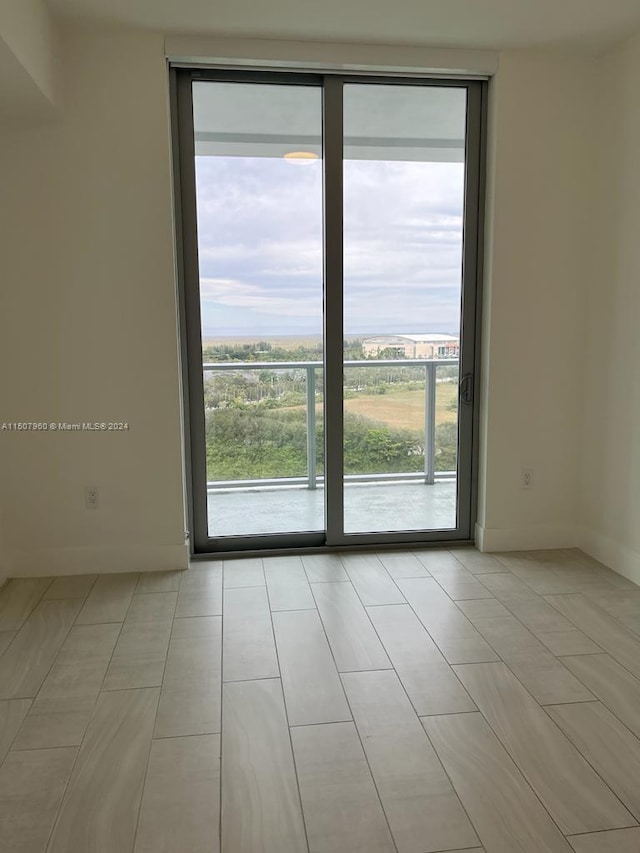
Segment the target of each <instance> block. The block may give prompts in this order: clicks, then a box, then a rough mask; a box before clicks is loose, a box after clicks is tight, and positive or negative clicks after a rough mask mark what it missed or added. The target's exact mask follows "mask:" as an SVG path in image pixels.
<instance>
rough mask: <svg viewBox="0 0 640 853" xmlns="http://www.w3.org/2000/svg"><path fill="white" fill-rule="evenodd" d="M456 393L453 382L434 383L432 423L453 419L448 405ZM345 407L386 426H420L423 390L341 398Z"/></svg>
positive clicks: (452, 412) (422, 424) (418, 428)
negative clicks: (434, 417)
mask: <svg viewBox="0 0 640 853" xmlns="http://www.w3.org/2000/svg"><path fill="white" fill-rule="evenodd" d="M457 393H458V385H457V383H456V382H442V383H441V384H440V385H437V386H436V425H437V424H443V423H451V422H455V420H456V418H457V416H458V415H457V412H455V411H453V410H452V409H449V408H448V405H449V404H450V403H451V401H452V400H455V399H456V397H457ZM344 407H345V410H346V411H348V412H353V413H354V414H357V415H364V416H365V417H367V418H372V419H373V420H375V421H381V422H382V423H384V424H386V425H387V426H390V427H397V428H400V429H413V430H417V431H419V432H421V431H422V430H423V429H424V391H420V390H417V391H399V392H397V393H393V392H389V393H387V394H366V395H365V394H363V395H362V396H358V397H352V398H351V399H348V400H345V401H344Z"/></svg>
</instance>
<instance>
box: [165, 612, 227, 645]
mask: <svg viewBox="0 0 640 853" xmlns="http://www.w3.org/2000/svg"><path fill="white" fill-rule="evenodd" d="M221 625H222V617H221V616H193V617H189V616H187V617H183V618H181V619H174V620H173V628H172V629H171V639H176V640H187V639H192V638H193V637H217V636H218V635H219V634H220V629H221Z"/></svg>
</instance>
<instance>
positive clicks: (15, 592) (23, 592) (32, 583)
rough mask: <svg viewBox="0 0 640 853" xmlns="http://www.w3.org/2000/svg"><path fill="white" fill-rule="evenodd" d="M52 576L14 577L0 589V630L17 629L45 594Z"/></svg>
mask: <svg viewBox="0 0 640 853" xmlns="http://www.w3.org/2000/svg"><path fill="white" fill-rule="evenodd" d="M51 581H52V578H16V579H14V580H10V581H7V583H6V584H5V585H4V586H3V587H2V589H0V631H17V630H18V629H19V628H21V627H22V625H23V624H24V622H25V621H26V619H27V617H28V616H29V614H30V613H31V611H32V610H33V609H34V607H35V606H36V604H37V603H38V602H39V601H40V599H41V598H42V596H43V595H44V594H45V592H46V590H47V588H48V587H49V585H50V584H51Z"/></svg>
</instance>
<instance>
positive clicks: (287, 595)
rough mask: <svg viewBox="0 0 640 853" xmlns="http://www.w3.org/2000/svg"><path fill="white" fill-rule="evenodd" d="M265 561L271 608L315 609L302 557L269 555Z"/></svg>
mask: <svg viewBox="0 0 640 853" xmlns="http://www.w3.org/2000/svg"><path fill="white" fill-rule="evenodd" d="M263 563H264V574H265V577H266V579H267V590H268V592H269V604H270V606H271V610H309V609H311V610H315V606H316V603H315V601H314V600H313V595H311V587H310V586H309V581H308V580H307V576H306V574H305V571H304V567H303V565H302V560H301V559H300V557H267V558H265V559H264V561H263Z"/></svg>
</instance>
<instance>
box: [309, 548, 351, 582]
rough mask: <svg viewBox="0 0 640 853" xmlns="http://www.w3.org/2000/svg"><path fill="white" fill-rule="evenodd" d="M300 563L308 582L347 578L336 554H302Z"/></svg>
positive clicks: (345, 579)
mask: <svg viewBox="0 0 640 853" xmlns="http://www.w3.org/2000/svg"><path fill="white" fill-rule="evenodd" d="M302 564H303V566H304V570H305V572H306V573H307V578H308V580H309V583H323V582H332V581H348V580H349V576H348V575H347V573H346V572H345V570H344V564H343V562H342V560H341V559H340V556H339V555H338V554H303V556H302Z"/></svg>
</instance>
